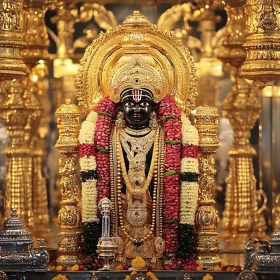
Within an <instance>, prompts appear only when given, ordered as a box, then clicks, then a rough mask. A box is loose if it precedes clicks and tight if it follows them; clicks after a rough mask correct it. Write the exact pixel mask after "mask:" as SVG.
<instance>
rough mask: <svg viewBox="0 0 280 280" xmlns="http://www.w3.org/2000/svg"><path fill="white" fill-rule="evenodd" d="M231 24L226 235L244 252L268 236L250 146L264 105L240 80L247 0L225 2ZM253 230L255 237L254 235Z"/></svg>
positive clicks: (226, 57)
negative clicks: (231, 140)
mask: <svg viewBox="0 0 280 280" xmlns="http://www.w3.org/2000/svg"><path fill="white" fill-rule="evenodd" d="M225 2H226V4H227V5H226V7H225V9H226V11H227V14H228V22H227V25H226V34H225V38H224V42H223V49H222V51H221V53H220V54H219V58H220V59H221V60H222V61H223V62H224V63H225V64H226V65H228V66H229V71H230V74H231V78H232V81H233V87H232V91H231V92H230V93H229V94H228V95H227V97H226V98H225V100H224V102H223V105H222V109H223V115H224V116H225V117H227V118H228V119H229V120H230V123H231V126H232V128H233V131H234V143H233V147H232V148H231V149H230V151H229V156H230V165H229V174H228V177H227V180H226V183H227V187H226V202H225V210H224V212H223V220H222V226H223V229H224V232H223V236H224V237H225V239H226V241H227V243H226V247H227V248H232V249H243V248H244V245H245V243H246V242H247V240H248V239H249V238H250V237H254V236H255V235H256V234H257V236H264V232H265V230H266V225H265V220H264V216H263V209H264V208H265V207H262V208H261V210H260V209H258V203H257V198H258V197H261V196H264V195H265V194H264V193H263V192H262V191H261V190H259V191H258V192H259V196H257V191H256V179H255V176H254V168H253V163H252V157H253V156H254V155H255V154H256V152H255V150H254V149H253V147H252V146H251V145H250V142H249V138H250V131H251V129H252V128H253V126H254V124H255V122H256V120H257V119H258V118H259V111H260V104H259V102H258V99H257V98H256V95H257V90H256V89H255V88H254V87H253V85H252V84H250V83H249V82H248V81H246V80H245V79H244V78H242V77H240V68H241V65H242V63H243V62H244V60H245V57H246V51H245V49H244V47H243V43H244V42H245V33H244V32H245V14H244V7H243V3H244V1H242V0H240V1H225ZM252 231H255V234H253V235H252Z"/></svg>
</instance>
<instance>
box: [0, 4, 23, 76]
mask: <svg viewBox="0 0 280 280" xmlns="http://www.w3.org/2000/svg"><path fill="white" fill-rule="evenodd" d="M0 14H1V20H0V81H1V80H11V79H14V78H20V77H22V76H24V75H25V71H26V65H25V64H24V62H23V60H22V57H21V54H20V50H21V48H22V47H23V46H24V45H25V42H24V40H23V1H21V0H4V1H1V5H0Z"/></svg>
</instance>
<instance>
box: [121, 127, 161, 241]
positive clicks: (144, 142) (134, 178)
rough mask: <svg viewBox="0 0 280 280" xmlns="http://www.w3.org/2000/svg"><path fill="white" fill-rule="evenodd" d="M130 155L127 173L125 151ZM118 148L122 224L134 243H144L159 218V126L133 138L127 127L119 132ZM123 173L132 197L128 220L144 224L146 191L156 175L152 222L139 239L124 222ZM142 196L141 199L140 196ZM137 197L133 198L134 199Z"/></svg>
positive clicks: (138, 224)
mask: <svg viewBox="0 0 280 280" xmlns="http://www.w3.org/2000/svg"><path fill="white" fill-rule="evenodd" d="M152 145H154V148H153V154H152V160H151V164H150V169H149V172H148V176H147V178H146V175H145V166H146V156H147V153H148V152H149V150H150V149H151V147H152ZM122 148H123V149H124V151H125V152H126V154H127V159H128V162H129V169H128V172H127V169H126V165H125V160H124V154H123V150H122ZM116 149H117V174H118V178H117V197H118V210H119V211H118V213H119V221H120V227H121V230H122V232H123V233H124V235H125V236H126V237H127V238H128V239H129V240H131V241H132V242H134V243H135V242H138V244H142V242H143V241H145V240H147V239H148V238H149V237H150V236H151V235H152V234H153V231H154V228H155V220H156V195H157V184H158V180H157V178H158V176H157V175H158V174H157V173H158V171H157V168H155V166H156V165H157V164H156V163H157V162H158V150H159V128H157V129H156V130H151V131H150V132H148V134H146V135H145V136H143V137H133V135H129V134H128V133H126V132H125V131H124V130H123V129H121V130H118V131H117V132H116ZM121 174H122V177H123V179H124V183H125V185H126V188H127V198H128V210H127V213H126V214H127V215H126V216H127V220H128V222H129V223H130V224H131V225H132V226H140V225H143V224H145V222H146V217H147V214H146V211H147V202H146V192H147V190H148V188H149V185H150V184H151V181H152V178H153V177H154V189H153V198H154V199H153V204H152V224H151V226H150V230H149V232H148V233H147V234H146V235H145V236H144V237H142V238H140V239H139V240H138V239H137V238H134V237H132V236H130V235H129V234H128V232H127V231H126V229H125V226H124V224H123V214H122V205H121V189H122V183H121ZM140 197H141V198H142V200H141V202H140V200H139V198H140ZM132 198H134V199H136V200H134V201H133V199H132Z"/></svg>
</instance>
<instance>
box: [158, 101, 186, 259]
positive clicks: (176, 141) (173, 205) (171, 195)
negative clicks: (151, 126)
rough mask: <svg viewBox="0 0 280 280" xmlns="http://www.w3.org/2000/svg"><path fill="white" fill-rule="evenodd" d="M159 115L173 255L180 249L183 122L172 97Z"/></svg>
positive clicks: (167, 222)
mask: <svg viewBox="0 0 280 280" xmlns="http://www.w3.org/2000/svg"><path fill="white" fill-rule="evenodd" d="M158 114H159V120H160V121H161V122H162V123H163V130H164V135H165V144H166V154H165V168H164V180H163V184H164V186H163V188H164V208H163V219H164V220H163V223H164V233H165V251H166V253H167V254H171V253H175V252H176V251H177V248H178V223H179V212H180V181H179V175H180V157H181V141H182V122H181V113H180V110H179V108H178V107H177V105H176V103H175V100H174V99H173V98H172V97H171V96H167V97H165V98H164V99H163V100H162V101H161V103H160V105H159V111H158Z"/></svg>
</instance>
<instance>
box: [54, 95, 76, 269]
mask: <svg viewBox="0 0 280 280" xmlns="http://www.w3.org/2000/svg"><path fill="white" fill-rule="evenodd" d="M56 115H57V118H58V119H57V123H58V130H59V139H58V141H57V143H56V147H57V148H58V150H59V151H60V153H61V154H62V155H64V156H65V157H64V158H61V159H60V160H59V173H60V175H61V185H62V187H61V196H62V200H61V209H60V211H59V215H58V225H59V226H60V228H61V232H60V233H59V234H58V238H59V241H58V259H57V262H58V263H59V264H62V265H65V266H70V265H73V264H75V263H76V262H77V253H78V246H79V243H80V235H81V211H80V209H79V207H78V205H77V204H78V184H77V182H76V178H75V174H76V165H75V160H76V157H77V153H78V135H79V126H80V124H79V116H80V112H79V109H78V107H77V106H76V105H74V104H71V100H70V99H67V100H66V104H63V105H61V106H60V107H59V108H58V109H57V111H56Z"/></svg>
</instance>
